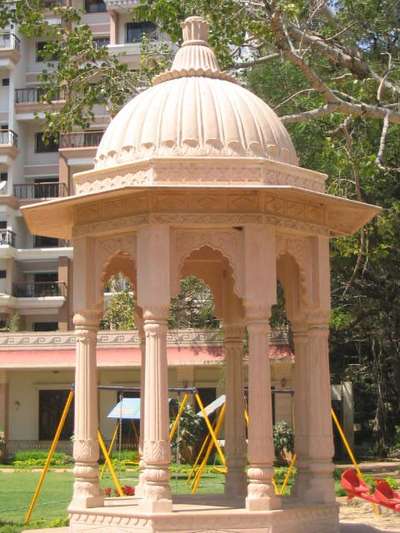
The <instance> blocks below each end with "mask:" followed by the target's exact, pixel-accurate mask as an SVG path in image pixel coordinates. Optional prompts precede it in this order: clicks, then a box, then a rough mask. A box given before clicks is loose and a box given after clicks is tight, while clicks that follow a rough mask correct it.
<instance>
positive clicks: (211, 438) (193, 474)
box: [24, 386, 376, 525]
mask: <svg viewBox="0 0 400 533" xmlns="http://www.w3.org/2000/svg"><path fill="white" fill-rule="evenodd" d="M98 388H99V389H103V388H104V389H111V388H112V389H116V390H117V389H118V390H120V389H122V387H121V388H119V387H114V386H113V387H101V386H100V387H98ZM127 390H128V389H127ZM129 390H135V391H139V390H140V389H133V388H132V389H129ZM169 390H170V391H175V392H182V391H184V392H185V394H184V396H183V398H182V401H181V403H180V405H179V409H178V413H177V416H176V418H175V420H174V422H173V424H172V426H171V429H170V433H169V439H170V441H172V439H173V437H174V436H175V433H176V431H177V429H178V426H179V421H180V418H181V416H182V414H183V412H184V409H185V407H186V405H187V402H188V400H189V394H190V393H191V394H193V396H194V398H195V400H196V402H197V404H198V406H199V408H200V411H201V413H202V415H203V418H204V421H205V423H206V426H207V429H208V433H207V435H206V437H205V439H204V441H203V443H202V446H201V448H200V451H199V453H198V455H197V457H196V460H195V462H194V464H193V466H192V468H191V470H190V472H189V475H188V478H187V481H188V482H191V489H192V494H195V493H196V492H197V489H198V487H199V484H200V481H201V478H202V476H203V474H204V470H205V467H206V465H207V463H208V460H209V457H210V455H211V453H212V451H213V449H214V447H215V449H216V451H217V453H218V456H219V457H220V460H221V463H222V465H223V466H222V467H221V468H219V469H218V471H220V472H221V473H223V474H226V472H227V466H226V459H225V455H224V453H223V451H222V449H221V446H220V444H219V442H218V436H219V433H220V431H221V427H222V424H223V422H224V418H225V410H226V404H225V403H224V404H223V405H222V406H221V408H220V410H219V414H218V417H217V420H216V423H215V426H214V427H213V426H212V424H211V422H210V419H209V417H208V415H207V412H206V410H205V407H204V405H203V402H202V400H201V398H200V396H199V393H198V392H197V389H195V388H171V389H169ZM73 398H74V390H73V389H71V390H70V392H69V394H68V397H67V401H66V403H65V406H64V409H63V412H62V415H61V418H60V421H59V423H58V426H57V429H56V432H55V435H54V438H53V441H52V443H51V446H50V449H49V453H48V455H47V458H46V462H45V465H44V467H43V470H42V472H41V474H40V478H39V481H38V483H37V485H36V488H35V492H34V494H33V496H32V500H31V502H30V505H29V508H28V510H27V512H26V514H25V519H24V525H27V524H28V523H29V521H30V519H31V516H32V513H33V511H34V509H35V506H36V504H37V501H38V499H39V496H40V492H41V490H42V487H43V483H44V481H45V478H46V475H47V473H48V471H49V468H50V463H51V460H52V458H53V455H54V453H55V451H56V448H57V444H58V442H59V440H60V437H61V433H62V430H63V428H64V425H65V421H66V418H67V416H68V413H69V410H70V407H71V404H72V401H73ZM331 416H332V419H333V421H334V423H335V425H336V427H337V430H338V432H339V435H340V437H341V439H342V441H343V444H344V446H345V448H346V451H347V453H348V455H349V457H350V459H351V462H352V463H353V465H354V468H355V469H356V471H357V473H358V475H359V477H360V478H361V479H363V475H362V472H361V470H360V467H359V465H358V463H357V461H356V459H355V456H354V454H353V451H352V449H351V447H350V444H349V442H348V440H347V439H346V436H345V434H344V431H343V429H342V427H341V425H340V422H339V420H338V418H337V416H336V414H335V412H334V410H333V409H331ZM244 418H245V421H246V424H247V425H248V423H249V415H248V412H247V410H246V409H245V411H244ZM118 429H119V430H120V429H121V428H120V421H119V423H117V424H116V427H115V430H114V433H113V436H112V439H111V443H110V446H109V448H108V449H107V447H106V445H105V442H104V439H103V436H102V434H101V432H100V430H99V429H98V430H97V439H98V442H99V446H100V449H101V452H102V453H103V456H104V459H105V463H104V465H103V467H102V470H101V472H100V479H101V478H102V476H103V474H104V470H105V467H106V466H107V468H108V470H109V472H110V475H111V478H112V480H113V483H114V486H115V489H116V492H117V494H118V496H124V492H123V490H122V487H121V484H120V482H119V479H118V477H117V474H116V472H115V469H114V466H113V464H112V460H111V457H110V456H111V453H112V449H113V446H114V444H115V441H116V437H117V434H118ZM205 450H206V451H205ZM204 451H205V453H204ZM203 453H204V456H203V459H202V460H201V461H200V459H201V456H202V454H203ZM295 464H296V454H294V455H293V457H292V460H291V462H290V465H289V467H288V470H287V473H286V476H285V478H284V480H283V483H282V486H281V487H280V488H279V487H278V486H277V485H276V482H275V480H274V479H273V484H274V488H275V492H276V493H277V494H278V495H283V494H284V493H285V490H286V487H287V485H288V483H289V480H290V478H291V476H292V473H293V471H294V467H295ZM374 508H375V510H376V506H374Z"/></svg>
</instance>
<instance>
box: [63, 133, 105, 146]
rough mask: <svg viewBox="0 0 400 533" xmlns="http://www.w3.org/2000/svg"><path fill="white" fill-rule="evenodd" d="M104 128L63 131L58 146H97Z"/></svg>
mask: <svg viewBox="0 0 400 533" xmlns="http://www.w3.org/2000/svg"><path fill="white" fill-rule="evenodd" d="M103 133H104V130H96V131H78V132H74V133H65V134H64V135H62V136H61V139H60V148H88V147H93V146H98V145H99V144H100V141H101V138H102V137H103Z"/></svg>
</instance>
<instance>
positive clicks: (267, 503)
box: [246, 496, 282, 511]
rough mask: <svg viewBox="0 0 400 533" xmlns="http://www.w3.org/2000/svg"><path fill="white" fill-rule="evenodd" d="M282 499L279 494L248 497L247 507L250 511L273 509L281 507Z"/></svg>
mask: <svg viewBox="0 0 400 533" xmlns="http://www.w3.org/2000/svg"><path fill="white" fill-rule="evenodd" d="M281 508H282V503H281V499H280V498H279V497H277V496H272V497H270V496H266V497H261V498H249V497H247V498H246V509H247V510H248V511H273V510H274V509H281Z"/></svg>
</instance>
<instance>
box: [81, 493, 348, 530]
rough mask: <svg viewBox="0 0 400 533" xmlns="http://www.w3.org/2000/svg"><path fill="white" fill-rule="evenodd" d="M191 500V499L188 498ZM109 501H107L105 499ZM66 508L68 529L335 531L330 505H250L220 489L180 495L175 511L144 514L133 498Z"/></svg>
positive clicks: (335, 520) (334, 511) (334, 514)
mask: <svg viewBox="0 0 400 533" xmlns="http://www.w3.org/2000/svg"><path fill="white" fill-rule="evenodd" d="M190 502H191V503H190ZM107 503H108V502H107ZM127 504H128V501H126V502H125V503H124V502H122V503H121V502H117V501H115V500H114V501H113V502H109V505H110V506H108V507H105V508H100V509H87V510H83V511H79V510H77V511H72V512H70V524H71V532H72V533H75V532H83V531H93V532H96V533H133V532H135V533H144V532H149V533H150V532H151V533H193V532H198V531H201V532H202V533H225V532H226V533H227V532H229V533H242V532H243V533H338V531H339V525H338V509H337V506H336V505H335V504H334V505H318V506H317V505H307V506H306V505H305V506H298V505H291V506H290V508H289V507H288V508H286V509H282V510H277V511H265V510H264V511H254V512H253V511H248V510H246V509H244V508H240V507H237V506H236V505H235V503H234V500H229V499H225V500H224V499H221V495H213V496H208V497H206V496H202V497H189V498H188V497H180V498H177V499H176V500H174V510H176V512H175V511H174V512H166V513H163V514H162V515H161V514H147V513H143V512H141V510H140V507H139V506H138V504H137V500H135V499H131V500H130V502H129V504H128V505H127Z"/></svg>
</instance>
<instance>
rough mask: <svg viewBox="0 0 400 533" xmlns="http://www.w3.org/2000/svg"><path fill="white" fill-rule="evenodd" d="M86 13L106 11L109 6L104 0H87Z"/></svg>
mask: <svg viewBox="0 0 400 533" xmlns="http://www.w3.org/2000/svg"><path fill="white" fill-rule="evenodd" d="M85 11H86V13H104V12H105V11H107V6H106V4H105V3H104V2H103V0H85Z"/></svg>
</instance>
